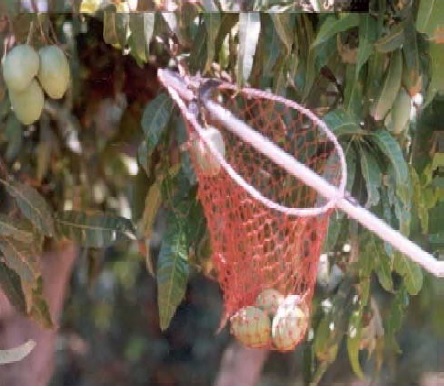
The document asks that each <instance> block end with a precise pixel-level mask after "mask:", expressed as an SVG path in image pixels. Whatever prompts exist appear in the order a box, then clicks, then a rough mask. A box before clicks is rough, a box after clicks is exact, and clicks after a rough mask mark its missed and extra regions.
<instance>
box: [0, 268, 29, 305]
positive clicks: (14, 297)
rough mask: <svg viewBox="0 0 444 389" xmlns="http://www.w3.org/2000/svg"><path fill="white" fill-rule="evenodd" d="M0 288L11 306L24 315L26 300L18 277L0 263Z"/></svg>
mask: <svg viewBox="0 0 444 389" xmlns="http://www.w3.org/2000/svg"><path fill="white" fill-rule="evenodd" d="M0 286H1V288H2V291H3V293H5V295H6V297H8V300H9V302H10V303H11V305H12V306H13V307H14V308H16V309H17V310H18V311H19V312H21V313H26V300H25V295H24V293H23V289H22V285H21V281H20V277H19V275H18V274H17V273H16V272H15V271H14V270H12V269H10V268H9V267H8V266H7V265H6V264H5V263H4V262H2V261H0Z"/></svg>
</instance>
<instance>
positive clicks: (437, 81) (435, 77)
mask: <svg viewBox="0 0 444 389" xmlns="http://www.w3.org/2000/svg"><path fill="white" fill-rule="evenodd" d="M443 47H444V45H442V44H437V43H430V46H429V56H430V60H431V63H432V79H431V80H430V85H429V87H428V89H429V91H431V93H432V95H434V94H435V93H436V92H443V91H444V72H443V71H442V67H443V65H444V49H443Z"/></svg>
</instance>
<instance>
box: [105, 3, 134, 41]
mask: <svg viewBox="0 0 444 389" xmlns="http://www.w3.org/2000/svg"><path fill="white" fill-rule="evenodd" d="M129 20H130V17H129V14H128V13H124V12H115V11H111V10H105V11H104V12H103V40H104V41H105V43H108V44H110V45H114V46H117V47H124V46H125V45H126V42H127V40H128V37H129Z"/></svg>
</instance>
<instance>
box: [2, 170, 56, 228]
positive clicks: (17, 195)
mask: <svg viewBox="0 0 444 389" xmlns="http://www.w3.org/2000/svg"><path fill="white" fill-rule="evenodd" d="M0 182H1V183H2V184H3V185H4V186H5V187H6V190H7V191H8V193H9V194H10V195H11V196H12V197H14V200H15V202H16V204H17V206H18V207H19V208H20V211H22V213H23V215H24V216H25V217H26V218H28V219H29V220H30V221H31V223H32V224H34V226H35V227H37V228H38V229H39V230H40V231H42V232H43V233H44V234H45V235H47V236H53V235H54V220H53V218H52V210H51V208H50V207H49V205H48V203H47V202H46V200H45V199H44V198H43V197H42V196H41V195H40V194H39V192H37V191H36V190H35V189H34V188H32V187H30V186H27V185H25V184H22V183H21V182H14V181H4V180H1V179H0Z"/></svg>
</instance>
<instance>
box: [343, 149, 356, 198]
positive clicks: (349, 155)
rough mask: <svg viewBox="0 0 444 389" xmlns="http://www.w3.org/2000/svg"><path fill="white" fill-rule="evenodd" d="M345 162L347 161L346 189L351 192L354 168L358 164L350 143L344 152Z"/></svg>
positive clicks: (353, 181) (354, 175)
mask: <svg viewBox="0 0 444 389" xmlns="http://www.w3.org/2000/svg"><path fill="white" fill-rule="evenodd" d="M345 162H346V163H347V185H346V189H347V191H348V192H349V193H351V191H352V188H353V184H354V183H355V177H356V170H357V166H358V155H357V152H356V149H355V147H354V144H353V143H352V144H350V147H348V148H347V150H346V152H345Z"/></svg>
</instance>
